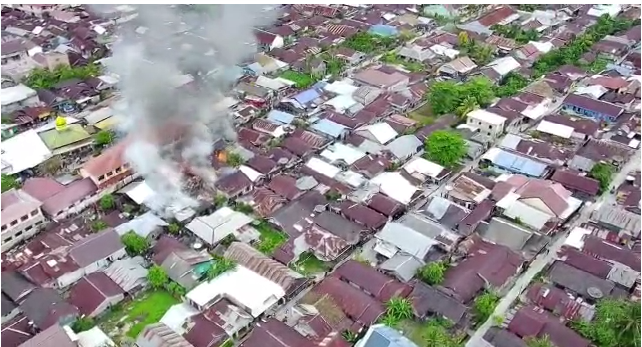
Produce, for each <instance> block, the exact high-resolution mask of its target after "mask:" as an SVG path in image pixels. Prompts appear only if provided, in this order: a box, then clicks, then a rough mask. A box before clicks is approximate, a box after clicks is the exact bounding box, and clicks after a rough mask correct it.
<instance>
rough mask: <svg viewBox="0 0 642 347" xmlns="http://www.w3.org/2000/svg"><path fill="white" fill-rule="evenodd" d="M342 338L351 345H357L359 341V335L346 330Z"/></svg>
mask: <svg viewBox="0 0 642 347" xmlns="http://www.w3.org/2000/svg"><path fill="white" fill-rule="evenodd" d="M341 336H342V337H343V339H344V340H346V341H347V342H348V343H350V344H355V343H357V341H358V340H359V335H358V334H356V333H353V332H352V331H350V330H344V331H343V332H342V333H341Z"/></svg>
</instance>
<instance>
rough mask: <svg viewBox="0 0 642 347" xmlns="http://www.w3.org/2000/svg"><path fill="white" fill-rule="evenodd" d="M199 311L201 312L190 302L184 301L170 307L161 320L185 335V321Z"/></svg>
mask: <svg viewBox="0 0 642 347" xmlns="http://www.w3.org/2000/svg"><path fill="white" fill-rule="evenodd" d="M199 313H200V312H199V311H198V310H197V309H195V308H194V307H192V306H191V305H190V304H188V303H186V302H182V303H180V304H176V305H174V306H172V307H170V308H169V310H167V312H165V315H163V318H161V320H160V322H161V323H163V324H165V325H167V326H168V327H169V328H170V329H172V330H174V331H175V332H177V333H178V334H179V335H183V334H185V332H186V331H185V328H184V325H185V324H184V323H185V321H186V320H187V319H188V318H190V317H193V316H196V315H197V314H199Z"/></svg>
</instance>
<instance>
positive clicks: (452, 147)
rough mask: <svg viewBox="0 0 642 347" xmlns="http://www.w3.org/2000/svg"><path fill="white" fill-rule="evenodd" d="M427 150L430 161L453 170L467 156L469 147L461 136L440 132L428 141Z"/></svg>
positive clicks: (451, 132) (447, 131) (434, 133)
mask: <svg viewBox="0 0 642 347" xmlns="http://www.w3.org/2000/svg"><path fill="white" fill-rule="evenodd" d="M425 150H426V157H427V159H428V160H430V161H433V162H435V163H437V164H439V165H441V166H444V167H447V168H452V167H454V166H455V165H457V163H459V161H460V160H461V159H462V158H463V157H464V156H465V155H466V153H467V150H468V145H467V144H466V141H464V139H463V138H462V137H461V135H460V134H458V133H456V132H454V131H449V130H438V131H435V132H433V133H432V134H431V135H430V136H429V137H428V138H427V139H426V144H425Z"/></svg>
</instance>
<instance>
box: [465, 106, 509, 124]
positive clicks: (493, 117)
mask: <svg viewBox="0 0 642 347" xmlns="http://www.w3.org/2000/svg"><path fill="white" fill-rule="evenodd" d="M466 117H468V118H472V119H476V120H478V121H481V122H483V123H486V124H490V125H503V124H504V123H505V122H506V118H504V117H502V116H500V115H498V114H495V113H492V112H488V111H486V110H482V109H476V110H474V111H471V112H469V113H468V114H467V115H466Z"/></svg>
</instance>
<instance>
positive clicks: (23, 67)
mask: <svg viewBox="0 0 642 347" xmlns="http://www.w3.org/2000/svg"><path fill="white" fill-rule="evenodd" d="M3 41H4V40H3ZM27 51H28V48H27V45H26V41H25V40H23V39H21V38H16V39H13V40H8V41H6V42H2V73H3V74H5V75H9V76H11V77H13V78H16V79H20V78H22V77H23V76H25V75H26V74H27V73H29V71H31V70H32V69H33V68H35V67H36V66H37V65H38V64H37V63H36V62H35V61H34V60H33V59H31V57H30V56H29V53H28V52H27Z"/></svg>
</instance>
